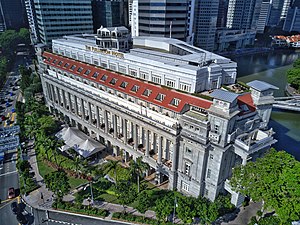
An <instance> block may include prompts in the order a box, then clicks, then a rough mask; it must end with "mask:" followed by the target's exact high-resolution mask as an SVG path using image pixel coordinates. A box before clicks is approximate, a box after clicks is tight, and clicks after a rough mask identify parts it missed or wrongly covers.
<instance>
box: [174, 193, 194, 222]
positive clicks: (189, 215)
mask: <svg viewBox="0 0 300 225" xmlns="http://www.w3.org/2000/svg"><path fill="white" fill-rule="evenodd" d="M195 201H196V199H195V198H193V197H186V196H182V197H179V198H177V203H178V204H177V207H176V215H177V217H178V218H179V219H181V220H182V221H183V222H184V223H185V224H191V223H192V222H193V220H194V217H195V216H196V215H197V211H196V208H195V206H196V204H195Z"/></svg>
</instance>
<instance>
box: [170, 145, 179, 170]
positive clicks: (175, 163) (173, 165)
mask: <svg viewBox="0 0 300 225" xmlns="http://www.w3.org/2000/svg"><path fill="white" fill-rule="evenodd" d="M177 153H178V152H177V142H174V143H173V157H172V168H171V171H172V172H175V171H176V168H177Z"/></svg>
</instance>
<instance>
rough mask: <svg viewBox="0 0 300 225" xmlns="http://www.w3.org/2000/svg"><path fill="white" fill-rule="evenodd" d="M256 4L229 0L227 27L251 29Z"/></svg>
mask: <svg viewBox="0 0 300 225" xmlns="http://www.w3.org/2000/svg"><path fill="white" fill-rule="evenodd" d="M255 3H256V1H255V0H229V3H228V12H227V22H226V27H227V28H229V29H251V28H252V20H253V15H254V9H255Z"/></svg>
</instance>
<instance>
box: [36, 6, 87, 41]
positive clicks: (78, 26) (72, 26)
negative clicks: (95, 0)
mask: <svg viewBox="0 0 300 225" xmlns="http://www.w3.org/2000/svg"><path fill="white" fill-rule="evenodd" d="M34 8H35V13H36V18H37V27H38V33H39V38H40V41H41V42H42V43H43V44H50V43H51V41H52V40H53V39H55V38H59V37H62V36H64V35H68V34H81V33H92V32H93V19H92V5H91V0H76V1H74V0H34Z"/></svg>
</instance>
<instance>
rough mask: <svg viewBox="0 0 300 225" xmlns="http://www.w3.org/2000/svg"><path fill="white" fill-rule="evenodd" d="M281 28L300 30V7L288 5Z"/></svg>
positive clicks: (290, 30)
mask: <svg viewBox="0 0 300 225" xmlns="http://www.w3.org/2000/svg"><path fill="white" fill-rule="evenodd" d="M283 30H284V31H288V32H292V31H294V32H300V7H290V8H289V9H288V13H287V15H286V18H285V22H284V25H283Z"/></svg>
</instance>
